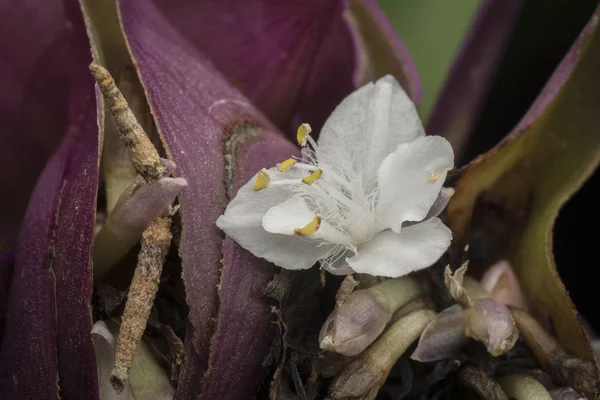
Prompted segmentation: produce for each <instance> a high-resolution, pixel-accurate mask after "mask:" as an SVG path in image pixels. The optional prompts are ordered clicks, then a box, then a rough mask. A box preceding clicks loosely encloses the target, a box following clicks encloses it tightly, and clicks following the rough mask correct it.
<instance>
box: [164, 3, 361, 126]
mask: <svg viewBox="0 0 600 400" xmlns="http://www.w3.org/2000/svg"><path fill="white" fill-rule="evenodd" d="M155 3H156V4H157V6H158V8H160V10H161V11H162V12H163V13H164V15H165V16H166V17H167V19H168V20H169V21H170V22H171V24H172V25H173V26H174V27H176V29H178V30H179V31H180V32H181V33H182V35H183V36H184V37H185V38H186V39H187V40H188V41H189V42H190V43H191V44H192V45H193V46H194V47H195V48H196V49H197V50H199V51H200V52H202V53H203V54H205V55H206V56H207V57H208V58H209V59H210V60H211V62H212V63H214V65H215V66H216V67H217V69H218V70H219V71H221V72H222V73H223V74H224V75H225V76H226V77H227V79H229V81H230V82H232V83H233V84H234V85H236V86H237V87H238V88H239V89H240V90H241V91H242V93H244V95H246V96H247V97H248V98H249V99H250V100H251V101H252V103H254V104H255V105H256V106H257V107H258V108H259V109H260V110H261V111H263V112H264V113H265V114H266V115H267V116H268V117H270V118H271V119H272V120H273V121H274V122H275V123H276V124H277V125H278V126H279V127H281V128H282V129H285V130H286V132H285V133H286V134H288V135H290V136H292V135H295V128H296V126H292V127H291V125H290V122H292V123H294V124H295V123H297V121H298V120H300V121H301V122H308V123H310V124H311V125H312V126H313V127H314V128H315V131H317V132H318V131H319V129H320V127H321V125H322V124H323V122H324V121H325V118H326V117H327V116H329V113H330V112H331V111H333V109H334V108H335V106H336V105H337V104H338V103H339V102H340V101H341V99H342V98H343V97H345V96H346V95H347V94H349V93H350V92H351V91H352V90H353V89H354V82H353V74H354V70H355V67H356V65H355V48H354V41H353V38H352V37H351V32H350V30H349V29H348V26H347V23H346V20H345V18H344V15H343V13H344V10H345V8H346V4H345V3H346V2H345V1H342V0H287V1H280V0H245V1H243V2H239V1H238V0H221V1H195V0H156V1H155ZM290 127H291V128H293V129H291V128H290ZM288 130H289V131H288Z"/></svg>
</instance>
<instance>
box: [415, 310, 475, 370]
mask: <svg viewBox="0 0 600 400" xmlns="http://www.w3.org/2000/svg"><path fill="white" fill-rule="evenodd" d="M463 312H464V311H463V309H462V308H461V307H460V305H458V304H455V305H453V306H451V307H448V308H446V309H445V310H444V311H442V312H441V313H439V314H438V316H437V317H436V318H435V319H434V320H433V321H431V322H430V323H429V325H427V328H425V330H424V331H423V334H422V335H421V338H420V339H419V344H418V346H417V348H416V349H415V351H414V353H413V354H412V356H411V358H412V359H413V360H416V361H421V362H432V361H439V360H443V359H445V358H449V357H451V356H452V355H454V354H456V353H457V352H458V351H459V350H460V348H461V347H462V346H464V345H465V344H466V343H467V341H468V338H467V336H466V335H465V319H464V314H463Z"/></svg>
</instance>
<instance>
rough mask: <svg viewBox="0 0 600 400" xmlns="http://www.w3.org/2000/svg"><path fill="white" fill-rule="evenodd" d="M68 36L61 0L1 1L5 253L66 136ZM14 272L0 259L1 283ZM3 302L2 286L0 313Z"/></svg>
mask: <svg viewBox="0 0 600 400" xmlns="http://www.w3.org/2000/svg"><path fill="white" fill-rule="evenodd" d="M67 35H68V32H67V26H66V23H65V17H64V13H63V9H62V6H61V0H50V1H40V0H33V1H27V2H22V1H17V2H12V1H7V2H2V3H1V4H0V51H1V52H2V54H4V56H3V57H2V58H1V59H0V87H1V88H2V90H1V91H0V143H2V146H0V169H1V170H2V171H4V173H3V174H2V175H1V177H0V185H1V186H2V187H3V188H5V191H9V192H10V195H4V196H2V200H0V221H2V223H1V224H0V250H1V251H2V252H7V253H10V254H12V253H14V250H15V247H16V244H17V236H18V231H19V225H20V224H21V221H22V219H23V216H24V214H25V210H26V208H27V201H28V199H29V196H30V195H31V191H32V189H33V186H34V185H35V181H36V179H37V178H38V176H39V174H40V172H41V171H42V169H43V167H44V164H45V163H46V161H47V160H48V158H49V157H50V155H51V154H52V152H53V151H54V150H56V147H57V146H58V144H59V142H60V140H61V138H62V136H63V135H64V127H65V118H66V103H67V90H66V88H67V85H66V83H67V82H68V76H67V71H66V69H65V68H63V64H62V60H64V58H65V56H66V54H67V49H68V43H67V40H65V39H66V36H67ZM11 271H12V263H5V262H0V276H1V277H2V280H3V282H5V281H4V278H7V279H9V278H10V276H11ZM5 302H6V293H5V291H4V289H0V311H2V310H3V309H4V303H5ZM2 315H3V314H2ZM2 324H3V323H2V322H0V329H1V327H2ZM1 336H2V334H1V333H0V337H1Z"/></svg>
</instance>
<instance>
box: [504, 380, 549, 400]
mask: <svg viewBox="0 0 600 400" xmlns="http://www.w3.org/2000/svg"><path fill="white" fill-rule="evenodd" d="M498 383H499V384H500V386H501V387H502V390H504V393H506V395H507V396H508V397H510V398H512V399H515V400H552V396H550V393H548V391H547V390H546V388H545V387H544V385H542V384H541V383H539V382H538V381H536V380H535V379H534V378H533V377H531V376H529V375H510V376H506V377H504V378H500V379H498Z"/></svg>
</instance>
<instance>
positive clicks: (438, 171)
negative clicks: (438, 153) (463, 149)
mask: <svg viewBox="0 0 600 400" xmlns="http://www.w3.org/2000/svg"><path fill="white" fill-rule="evenodd" d="M448 169H449V168H448V167H446V166H438V167H436V168H434V169H433V171H431V173H430V174H429V177H428V178H427V179H428V180H429V182H431V183H434V182H437V180H438V179H440V178H441V177H442V174H443V173H444V172H445V171H447V170H448Z"/></svg>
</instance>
